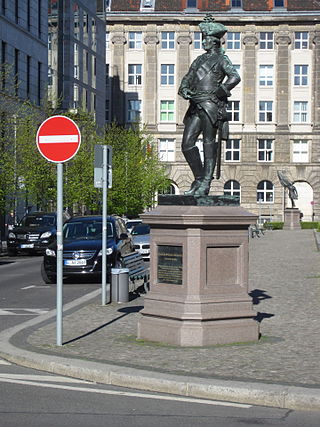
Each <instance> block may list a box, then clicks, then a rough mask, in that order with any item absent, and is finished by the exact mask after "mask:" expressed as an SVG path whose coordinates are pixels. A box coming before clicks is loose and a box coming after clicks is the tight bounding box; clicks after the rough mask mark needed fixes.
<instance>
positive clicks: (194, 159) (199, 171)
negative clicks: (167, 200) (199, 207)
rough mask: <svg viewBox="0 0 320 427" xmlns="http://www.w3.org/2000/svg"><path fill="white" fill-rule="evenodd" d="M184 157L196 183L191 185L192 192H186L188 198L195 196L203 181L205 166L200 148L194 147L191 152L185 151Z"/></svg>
mask: <svg viewBox="0 0 320 427" xmlns="http://www.w3.org/2000/svg"><path fill="white" fill-rule="evenodd" d="M183 155H184V157H185V159H186V161H187V162H188V165H189V166H190V169H191V170H192V173H193V175H194V181H193V183H192V184H191V187H190V190H188V191H185V193H184V194H185V195H186V196H193V195H194V193H195V191H196V190H197V189H198V188H199V186H200V184H201V182H202V179H203V165H202V161H201V158H200V153H199V149H198V147H196V146H194V147H192V148H191V149H190V150H186V151H183Z"/></svg>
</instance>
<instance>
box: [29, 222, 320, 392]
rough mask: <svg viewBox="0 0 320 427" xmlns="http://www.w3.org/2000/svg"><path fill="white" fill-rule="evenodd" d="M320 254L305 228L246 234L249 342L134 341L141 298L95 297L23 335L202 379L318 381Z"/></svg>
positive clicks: (82, 353)
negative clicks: (251, 314) (252, 335)
mask: <svg viewBox="0 0 320 427" xmlns="http://www.w3.org/2000/svg"><path fill="white" fill-rule="evenodd" d="M319 261H320V253H319V252H317V250H316V245H315V240H314V236H313V231H312V230H297V231H296V230H292V231H268V232H267V233H266V234H265V235H264V236H262V237H260V238H256V237H255V238H253V239H250V290H251V295H252V296H253V302H254V308H255V310H256V311H257V313H258V315H257V319H258V321H260V331H261V334H262V338H261V340H260V341H259V342H258V343H254V344H252V343H251V344H248V343H247V344H246V343H244V344H241V345H240V344H237V345H224V346H210V347H205V348H180V347H173V346H167V345H160V344H158V345H157V344H152V343H145V342H137V341H136V333H137V320H138V316H139V310H140V309H141V308H142V306H143V297H139V298H137V299H134V300H132V301H131V302H130V303H127V304H114V303H113V304H110V305H107V306H104V307H103V306H101V305H100V300H96V301H94V302H92V303H90V304H88V305H86V306H85V307H82V308H81V309H79V310H78V311H76V312H74V313H72V314H71V315H69V316H65V317H64V341H65V342H68V341H70V342H69V343H68V344H65V345H64V346H63V347H56V346H55V339H56V329H55V327H56V325H55V322H53V323H51V324H49V325H47V326H44V327H42V328H40V329H38V330H36V331H35V332H33V334H32V335H30V336H29V338H28V343H29V345H31V346H32V347H37V351H40V352H41V351H44V352H49V353H51V354H60V355H63V356H66V357H77V358H81V359H85V360H89V359H90V360H96V361H105V362H107V363H111V364H112V363H114V364H121V365H125V366H132V367H142V368H144V369H150V370H152V371H160V372H169V373H175V374H184V375H186V374H188V375H195V376H198V377H204V378H220V379H232V380H237V379H239V380H250V381H253V380H257V381H264V382H271V383H274V384H276V383H280V384H291V385H305V386H306V385H307V386H308V385H309V386H313V387H314V386H320V363H319V357H318V355H319V350H320V346H319V336H320V311H319V301H320V262H319Z"/></svg>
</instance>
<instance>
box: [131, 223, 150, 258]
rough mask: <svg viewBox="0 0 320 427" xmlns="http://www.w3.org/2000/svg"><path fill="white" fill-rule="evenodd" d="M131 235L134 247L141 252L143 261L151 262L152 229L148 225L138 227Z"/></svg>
mask: <svg viewBox="0 0 320 427" xmlns="http://www.w3.org/2000/svg"><path fill="white" fill-rule="evenodd" d="M131 235H132V237H133V247H134V249H135V250H136V251H137V252H139V253H140V254H141V255H142V257H143V259H145V260H150V227H149V225H147V224H138V225H136V226H135V227H134V228H133V230H132V232H131Z"/></svg>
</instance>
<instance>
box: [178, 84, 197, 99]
mask: <svg viewBox="0 0 320 427" xmlns="http://www.w3.org/2000/svg"><path fill="white" fill-rule="evenodd" d="M179 95H181V96H182V97H183V98H184V99H191V98H192V96H193V95H194V92H192V90H190V89H189V88H187V87H184V88H183V89H181V90H180V92H179Z"/></svg>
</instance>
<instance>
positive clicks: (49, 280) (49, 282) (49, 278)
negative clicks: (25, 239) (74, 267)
mask: <svg viewBox="0 0 320 427" xmlns="http://www.w3.org/2000/svg"><path fill="white" fill-rule="evenodd" d="M41 277H42V280H43V281H44V283H46V284H47V285H52V284H53V283H55V279H54V277H53V276H51V275H50V274H48V273H47V272H46V270H45V268H44V264H43V263H42V264H41Z"/></svg>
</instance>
